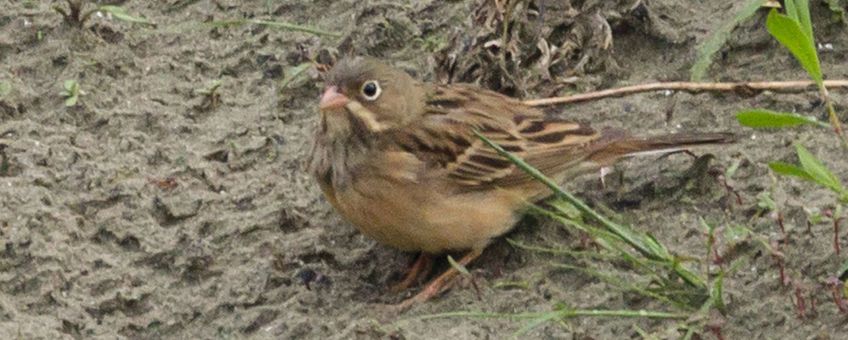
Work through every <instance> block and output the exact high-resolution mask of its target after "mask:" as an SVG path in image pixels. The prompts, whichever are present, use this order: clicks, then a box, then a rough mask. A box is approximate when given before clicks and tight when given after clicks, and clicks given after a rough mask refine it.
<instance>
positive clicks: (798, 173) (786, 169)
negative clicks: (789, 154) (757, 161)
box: [769, 162, 815, 182]
mask: <svg viewBox="0 0 848 340" xmlns="http://www.w3.org/2000/svg"><path fill="white" fill-rule="evenodd" d="M769 168H770V169H771V171H774V172H776V173H778V174H781V175H784V176H793V177H798V178H801V179H805V180H808V181H811V182H815V180H814V179H813V176H810V174H809V173H807V171H805V170H804V169H802V168H801V167H799V166H797V165H795V164H789V163H784V162H771V163H769Z"/></svg>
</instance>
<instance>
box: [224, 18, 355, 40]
mask: <svg viewBox="0 0 848 340" xmlns="http://www.w3.org/2000/svg"><path fill="white" fill-rule="evenodd" d="M246 24H253V25H262V26H268V27H273V28H280V29H284V30H289V31H297V32H304V33H311V34H315V35H325V36H329V37H334V38H338V37H341V36H342V35H341V33H337V32H330V31H325V30H322V29H318V28H314V27H309V26H305V25H298V24H292V23H288V22H283V21H271V20H255V19H228V20H216V21H212V22H210V23H209V25H211V26H213V27H228V26H241V25H246Z"/></svg>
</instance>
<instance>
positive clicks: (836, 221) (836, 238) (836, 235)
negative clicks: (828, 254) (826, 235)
mask: <svg viewBox="0 0 848 340" xmlns="http://www.w3.org/2000/svg"><path fill="white" fill-rule="evenodd" d="M840 222H842V217H838V218H834V219H833V250H834V251H835V252H836V256H839V223H840Z"/></svg>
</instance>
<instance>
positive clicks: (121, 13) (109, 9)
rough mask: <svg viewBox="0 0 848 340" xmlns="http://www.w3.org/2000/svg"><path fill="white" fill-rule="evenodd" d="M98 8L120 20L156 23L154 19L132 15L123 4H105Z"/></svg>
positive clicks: (146, 23) (147, 23)
mask: <svg viewBox="0 0 848 340" xmlns="http://www.w3.org/2000/svg"><path fill="white" fill-rule="evenodd" d="M97 10H98V11H101V12H103V13H109V14H111V15H112V17H113V18H115V19H118V20H123V21H126V22H132V23H137V24H145V25H155V23H153V22H152V21H150V20H148V19H146V18H142V17H137V16H133V15H130V14H129V13H127V10H126V9H124V8H123V7H121V6H108V5H105V6H100V7H99V8H98V9H97Z"/></svg>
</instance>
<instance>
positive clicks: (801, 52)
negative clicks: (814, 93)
mask: <svg viewBox="0 0 848 340" xmlns="http://www.w3.org/2000/svg"><path fill="white" fill-rule="evenodd" d="M766 28H767V29H768V31H769V33H771V35H772V36H774V38H775V39H777V41H779V42H780V44H781V45H783V46H784V47H786V48H787V49H789V51H790V52H792V55H793V56H795V59H797V60H798V62H799V63H801V66H802V67H803V68H804V70H806V71H807V73H808V74H809V75H810V77H811V78H813V80H815V82H816V85H818V86H819V88H821V87H822V81H823V76H822V71H821V65H819V57H818V54H817V53H816V47H815V46H814V45H813V40H812V39H811V38H810V37H811V35H807V33H805V32H804V30H803V29H802V28H801V25H800V23H799V22H797V21H795V20H793V19H792V18H790V17H787V16H785V15H783V14H779V13H777V11H776V10H772V11H771V12H769V15H768V18H767V19H766Z"/></svg>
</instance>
